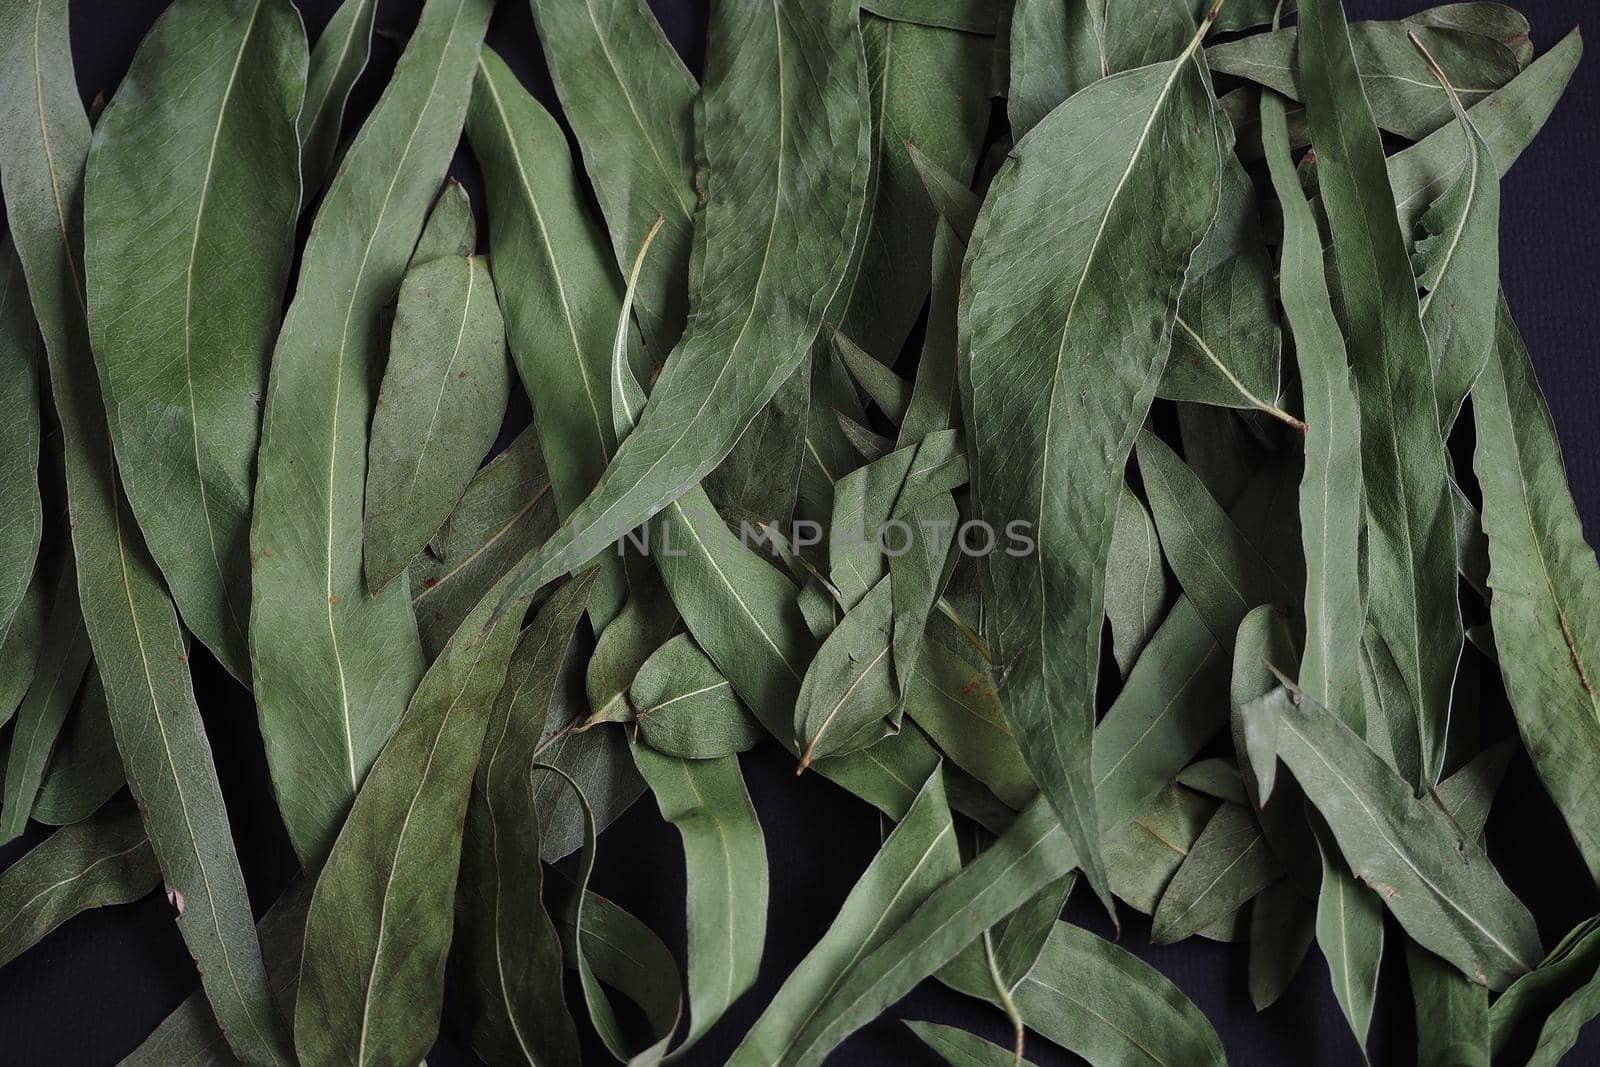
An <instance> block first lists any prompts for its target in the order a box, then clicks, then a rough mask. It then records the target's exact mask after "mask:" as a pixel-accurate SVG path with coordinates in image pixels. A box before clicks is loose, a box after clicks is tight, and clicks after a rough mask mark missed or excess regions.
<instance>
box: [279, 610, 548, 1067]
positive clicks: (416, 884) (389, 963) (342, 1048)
mask: <svg viewBox="0 0 1600 1067" xmlns="http://www.w3.org/2000/svg"><path fill="white" fill-rule="evenodd" d="M501 592H502V589H501V586H496V587H495V588H494V589H491V590H489V592H487V593H485V594H484V596H483V598H482V599H481V600H479V602H478V605H477V606H476V607H475V608H473V610H472V612H471V613H470V614H468V616H467V617H466V619H464V620H463V621H462V623H461V626H460V627H459V628H458V629H457V630H456V633H455V636H453V637H452V638H451V639H450V642H449V644H447V645H446V646H445V648H444V651H442V652H441V653H440V654H439V658H438V659H437V660H435V661H434V663H433V666H431V667H429V668H428V672H427V674H425V675H423V678H422V682H421V683H420V684H419V685H418V686H417V691H416V694H415V695H414V696H413V697H412V698H411V704H410V706H409V707H408V708H407V709H406V714H405V717H404V718H403V719H401V720H400V725H399V727H398V728H397V729H396V730H395V734H394V737H393V738H391V739H390V740H389V742H388V744H386V745H385V746H384V748H383V752H382V753H381V754H380V755H379V757H378V759H377V761H376V762H375V763H373V765H372V770H371V773H369V774H368V775H367V779H366V781H365V783H364V784H363V785H362V787H361V792H360V793H359V794H357V796H356V802H355V805H354V806H353V807H352V808H351V809H350V816H349V818H348V819H346V820H345V823H344V826H343V828H342V829H341V830H340V831H339V836H338V839H337V840H336V841H335V842H334V845H333V848H332V850H331V851H330V852H329V853H328V859H327V863H326V864H325V865H324V866H323V868H322V871H321V873H320V874H319V875H318V877H317V885H316V889H315V890H314V891H313V893H312V895H311V906H310V908H309V910H308V911H307V913H306V927H305V930H306V935H305V937H306V940H305V954H304V956H303V958H302V959H301V963H300V988H299V991H298V992H297V994H296V997H295V1012H294V1035H295V1049H296V1051H297V1052H298V1053H299V1055H300V1058H301V1060H302V1061H309V1062H312V1063H327V1062H341V1063H365V1062H367V1061H368V1060H369V1058H370V1059H371V1061H372V1062H375V1063H409V1062H414V1061H416V1060H418V1059H420V1058H421V1057H422V1056H423V1055H424V1054H425V1053H426V1052H427V1050H428V1048H429V1047H430V1046H431V1045H432V1044H433V1039H434V1037H435V1035H436V1034H437V1032H438V1026H439V1012H440V1009H441V1007H442V1005H443V1000H444V965H445V956H446V954H447V952H448V951H449V948H450V940H451V933H452V927H453V924H454V900H455V895H456V879H457V873H458V870H459V868H460V863H461V854H462V837H463V829H462V827H463V824H464V822H465V821H466V814H467V796H468V793H469V791H470V788H471V785H472V780H473V768H474V767H476V766H477V765H478V760H479V752H480V751H481V750H482V749H483V742H484V734H485V730H486V727H487V725H488V717H489V708H490V706H491V704H494V702H495V694H497V693H498V692H499V691H500V687H501V685H502V683H504V682H505V680H506V674H507V670H508V666H509V661H510V659H511V655H512V652H513V651H514V650H515V648H516V642H517V636H518V634H517V623H518V622H519V618H520V617H505V618H502V620H501V621H500V622H499V623H497V624H492V625H491V624H490V621H489V616H490V612H491V609H493V608H494V607H495V606H496V605H497V604H498V603H499V602H500V599H501ZM518 785H519V787H520V789H522V790H523V791H525V790H526V784H525V779H520V780H519V782H518ZM534 825H537V824H536V823H535V824H534ZM523 859H524V862H527V858H526V857H524V858H523ZM534 897H535V899H536V898H537V893H535V894H534ZM398 923H403V924H404V929H403V932H402V931H401V930H398V929H395V928H394V926H393V924H398Z"/></svg>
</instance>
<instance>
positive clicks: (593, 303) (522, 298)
mask: <svg viewBox="0 0 1600 1067" xmlns="http://www.w3.org/2000/svg"><path fill="white" fill-rule="evenodd" d="M467 135H468V137H469V139H470V140H471V143H472V150H473V154H474V155H476V156H477V158H478V161H479V162H480V163H481V164H482V165H483V169H484V177H485V185H486V187H487V189H488V193H489V221H490V240H489V243H490V249H491V251H492V253H493V259H494V265H495V272H496V277H497V284H496V291H497V293H498V295H499V298H500V306H501V310H502V311H503V312H504V314H505V325H506V329H507V331H508V333H509V335H510V339H511V355H512V357H513V358H514V360H515V361H516V365H517V373H518V375H519V376H520V377H521V378H522V384H523V386H524V387H525V388H526V390H527V392H528V396H529V398H530V399H531V400H532V401H533V415H534V419H533V424H534V432H535V433H537V434H538V435H539V446H540V448H541V449H542V450H543V453H544V458H545V463H546V464H547V465H548V466H549V469H550V484H551V489H552V492H553V494H554V496H555V500H556V510H557V511H558V512H559V513H560V515H561V517H562V519H563V520H565V519H569V518H570V517H571V516H572V514H573V511H574V509H576V508H578V507H579V505H580V504H582V502H583V501H584V499H585V498H586V497H588V496H589V494H590V492H591V491H592V490H593V489H594V487H595V483H596V482H598V481H599V480H600V476H601V474H602V473H604V471H605V469H606V464H607V463H608V461H609V460H610V459H611V457H612V456H613V455H614V454H615V453H616V450H617V435H616V433H615V431H614V429H613V427H612V420H611V412H610V410H609V405H608V404H607V397H608V396H609V395H610V388H609V386H608V385H607V380H608V378H607V376H608V373H609V364H610V353H611V346H612V342H613V340H614V337H615V334H616V329H617V317H618V312H619V309H620V308H621V306H622V296H623V287H622V276H621V274H620V273H619V272H618V271H617V269H616V267H615V265H614V264H613V263H612V262H611V261H610V257H608V256H607V255H606V247H605V238H604V236H603V235H602V234H601V231H600V227H599V226H598V225H596V223H595V222H594V220H593V219H592V218H590V217H589V214H588V209H587V207H586V206H585V204H584V201H583V197H584V193H583V189H582V186H581V184H580V183H581V177H580V174H579V172H578V167H577V164H576V163H574V162H573V159H572V157H571V155H570V153H569V152H568V150H567V142H566V136H565V134H563V133H562V132H561V127H560V126H558V125H557V124H556V120H555V119H554V118H552V117H551V115H550V113H549V112H548V111H546V110H545V109H544V108H543V107H542V106H541V105H540V104H539V102H538V101H537V100H535V99H534V98H533V96H532V95H531V94H530V93H529V92H528V90H527V89H525V88H523V87H522V84H521V82H519V81H518V80H517V76H516V75H515V74H513V73H512V72H511V69H510V68H509V67H507V66H506V65H505V62H504V61H503V60H502V59H501V58H500V57H499V56H498V55H496V54H495V53H494V52H493V51H488V52H485V53H483V55H482V57H481V58H480V59H479V60H478V77H477V81H476V82H475V83H474V85H473V89H472V106H471V109H470V110H469V112H468V114H467ZM622 532H623V531H622V530H621V529H618V530H617V531H616V533H617V534H618V535H620V534H621V533H622ZM612 540H615V538H612ZM607 543H609V542H607ZM600 547H604V546H603V545H602V546H600ZM591 555H593V553H591ZM626 595H627V588H626V584H625V577H624V574H623V570H622V562H621V560H620V559H617V558H615V557H614V556H612V557H610V558H607V559H606V560H605V561H604V564H603V570H602V571H601V577H600V583H599V586H598V587H597V591H596V593H595V602H594V604H593V605H592V609H593V611H594V613H595V614H594V620H593V621H594V624H595V628H596V629H603V628H604V627H605V626H606V624H607V623H609V622H610V621H611V620H612V619H613V618H615V617H616V614H617V612H618V611H620V610H621V608H622V604H623V601H624V599H625V598H626Z"/></svg>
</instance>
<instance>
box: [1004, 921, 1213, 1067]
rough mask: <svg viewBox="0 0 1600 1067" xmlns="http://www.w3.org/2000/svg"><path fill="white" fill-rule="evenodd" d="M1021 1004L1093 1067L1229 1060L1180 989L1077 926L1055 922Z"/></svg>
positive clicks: (1021, 989)
mask: <svg viewBox="0 0 1600 1067" xmlns="http://www.w3.org/2000/svg"><path fill="white" fill-rule="evenodd" d="M1016 999H1017V1007H1018V1008H1019V1009H1020V1010H1021V1012H1022V1017H1023V1018H1024V1019H1026V1020H1028V1025H1029V1026H1030V1027H1032V1028H1033V1029H1035V1030H1037V1031H1038V1032H1039V1034H1040V1035H1041V1036H1043V1037H1045V1038H1046V1039H1048V1040H1050V1041H1054V1042H1055V1043H1056V1044H1058V1045H1060V1046H1061V1047H1063V1048H1065V1049H1068V1050H1069V1051H1072V1052H1076V1053H1077V1054H1078V1055H1080V1056H1082V1057H1083V1058H1084V1059H1086V1060H1088V1061H1089V1062H1090V1063H1092V1064H1104V1065H1110V1064H1170V1065H1174V1067H1176V1065H1178V1064H1184V1065H1191V1064H1213V1065H1217V1067H1220V1065H1221V1064H1224V1063H1226V1062H1227V1059H1226V1057H1225V1056H1224V1055H1223V1051H1222V1042H1221V1040H1219V1039H1218V1037H1217V1034H1216V1031H1215V1030H1213V1029H1212V1028H1211V1024H1210V1023H1209V1022H1207V1021H1206V1017H1205V1016H1204V1015H1202V1014H1201V1013H1200V1009H1199V1008H1197V1007H1195V1006H1194V1004H1193V1003H1192V1002H1191V1001H1190V1000H1189V998H1188V997H1186V996H1184V995H1183V993H1182V992H1180V991H1179V989H1178V987H1177V986H1175V985H1173V984H1172V983H1171V982H1169V981H1168V980H1167V979H1166V978H1165V977H1164V976H1163V975H1162V974H1161V972H1159V971H1157V970H1156V969H1155V968H1154V967H1152V966H1150V965H1149V964H1148V963H1145V962H1144V961H1143V960H1141V959H1139V958H1138V957H1137V956H1135V955H1133V954H1132V953H1131V952H1129V951H1128V950H1127V949H1125V948H1121V947H1119V946H1117V945H1113V944H1111V943H1110V942H1108V941H1105V940H1103V939H1101V938H1100V937H1097V936H1096V935H1094V934H1092V933H1090V932H1089V931H1088V930H1085V929H1083V928H1081V927H1078V926H1073V925H1072V924H1071V923H1065V922H1058V923H1056V924H1055V927H1054V929H1052V930H1051V931H1050V942H1049V944H1048V945H1046V946H1045V950H1044V954H1043V955H1041V956H1040V957H1039V963H1038V965H1037V966H1035V967H1034V969H1033V970H1032V971H1031V972H1029V974H1028V976H1027V977H1026V978H1024V979H1023V980H1022V984H1021V985H1020V986H1018V987H1017V993H1016Z"/></svg>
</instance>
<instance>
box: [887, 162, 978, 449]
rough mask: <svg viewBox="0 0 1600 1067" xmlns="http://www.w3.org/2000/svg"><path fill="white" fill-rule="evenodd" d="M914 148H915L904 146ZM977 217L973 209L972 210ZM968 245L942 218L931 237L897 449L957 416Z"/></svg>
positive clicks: (946, 427)
mask: <svg viewBox="0 0 1600 1067" xmlns="http://www.w3.org/2000/svg"><path fill="white" fill-rule="evenodd" d="M907 149H908V150H909V151H913V154H914V147H913V146H910V145H908V146H907ZM974 215H976V211H974ZM965 254H966V249H965V248H964V247H963V246H962V244H961V242H960V241H959V240H958V239H957V238H956V235H955V231H953V230H952V229H951V228H950V226H949V224H948V223H947V222H945V221H944V218H943V217H942V216H941V217H940V220H939V224H938V226H937V227H936V228H935V230H934V236H933V286H932V293H931V295H930V296H929V297H928V322H927V326H926V328H925V330H924V332H923V338H922V354H921V356H920V358H919V359H918V360H917V378H916V381H915V382H914V383H913V384H912V387H911V402H910V404H908V405H907V407H906V417H905V420H904V421H903V422H901V423H900V437H899V439H898V441H897V442H896V445H895V447H897V448H905V447H906V446H907V445H914V444H916V443H917V442H919V441H921V440H922V439H923V438H924V437H927V436H928V435H929V434H933V433H938V432H939V431H940V430H945V429H949V428H950V427H951V426H953V425H954V424H955V423H956V421H957V419H958V418H959V416H958V414H957V412H956V410H955V407H956V353H957V347H958V340H959V337H958V332H957V328H956V310H957V308H958V306H959V305H960V302H961V259H962V257H963V256H964V255H965Z"/></svg>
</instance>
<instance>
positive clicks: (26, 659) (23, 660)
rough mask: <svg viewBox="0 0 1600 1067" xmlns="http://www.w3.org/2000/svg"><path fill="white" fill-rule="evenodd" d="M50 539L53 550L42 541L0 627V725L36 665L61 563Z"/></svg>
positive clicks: (30, 681) (24, 689)
mask: <svg viewBox="0 0 1600 1067" xmlns="http://www.w3.org/2000/svg"><path fill="white" fill-rule="evenodd" d="M52 540H56V541H57V542H58V543H57V545H56V547H55V548H54V549H52V548H51V547H50V541H48V540H47V541H43V542H42V545H41V547H42V548H43V549H44V551H43V552H42V553H41V554H40V557H39V559H38V561H37V563H35V565H34V568H33V576H32V577H31V578H30V579H29V580H28V584H27V587H26V588H25V589H24V590H23V593H22V597H21V599H20V600H18V601H17V606H16V610H15V611H13V612H12V614H11V618H10V619H8V620H7V621H6V625H5V626H3V627H0V724H4V723H6V722H9V721H10V720H11V716H12V715H13V714H15V713H16V710H17V706H18V705H19V704H21V703H22V700H23V697H25V696H26V695H27V692H28V687H29V686H30V685H32V684H33V673H34V671H35V669H37V667H38V663H39V653H40V652H41V650H42V648H43V644H44V627H45V620H46V616H47V614H48V612H49V607H50V605H49V599H50V598H49V593H50V591H51V590H52V589H53V588H54V584H55V580H56V572H57V571H58V570H59V569H60V567H61V565H62V561H61V556H62V554H63V548H62V546H61V545H60V544H59V538H53V539H52ZM52 557H53V558H52Z"/></svg>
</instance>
